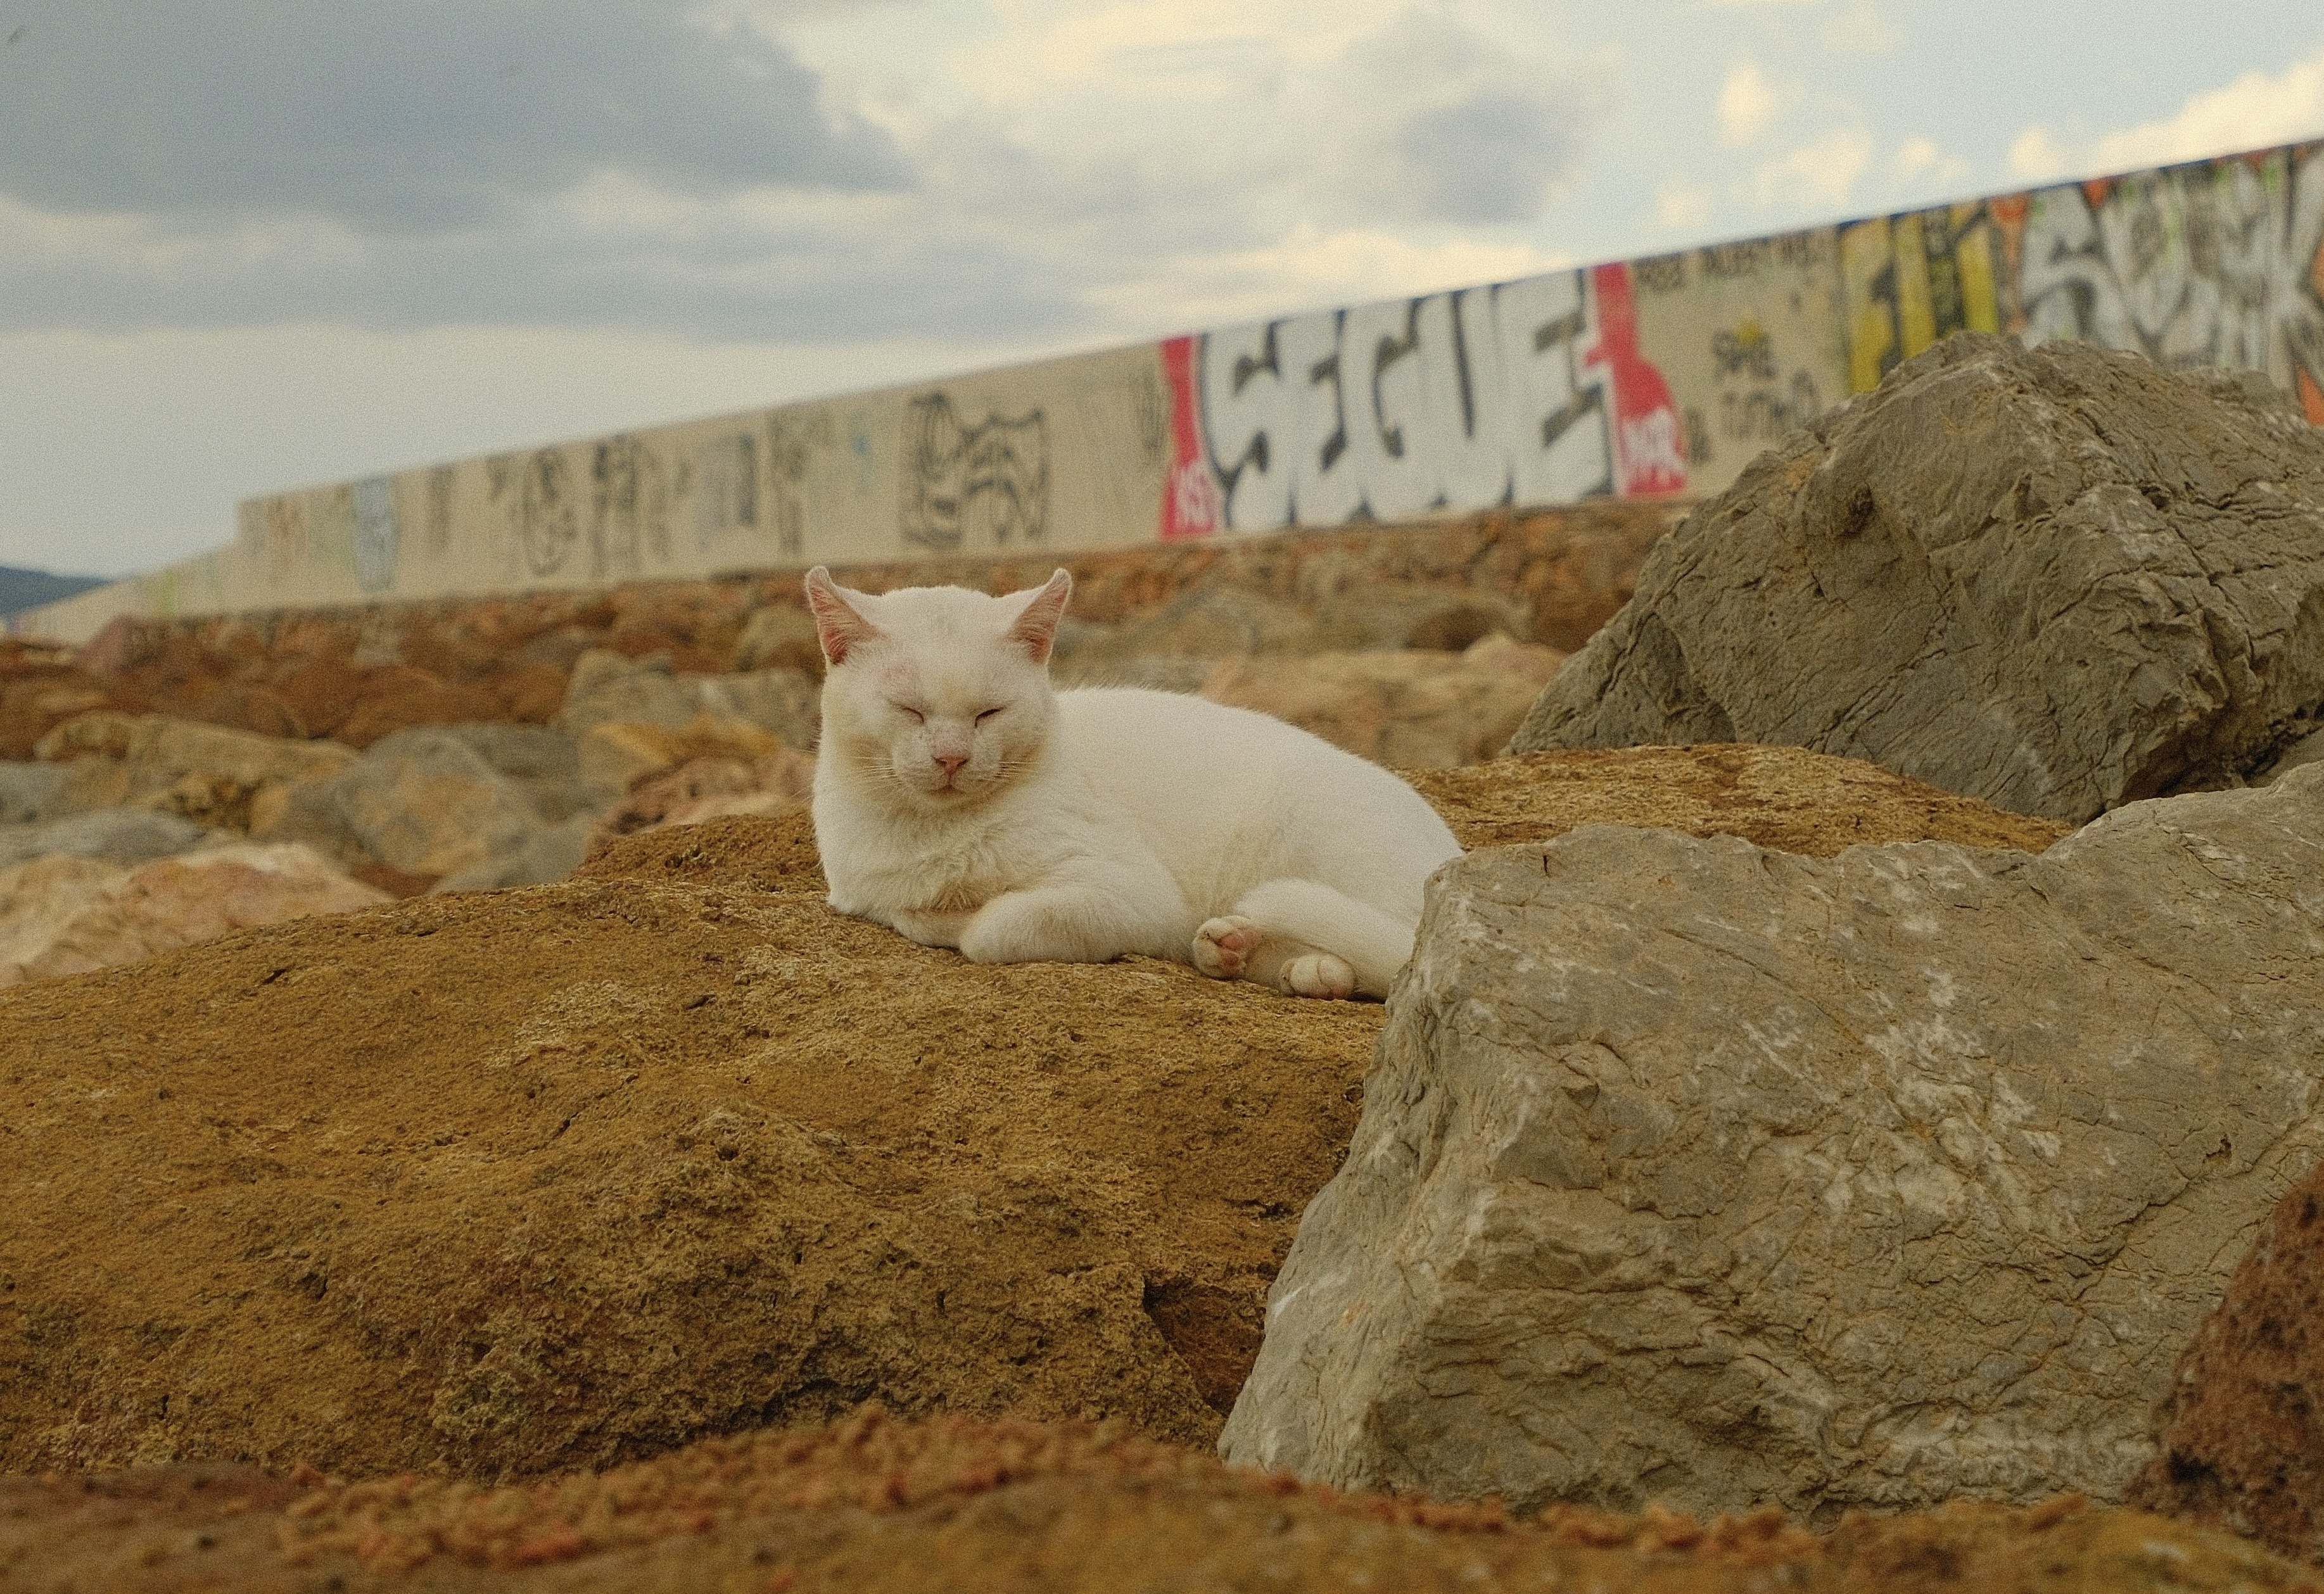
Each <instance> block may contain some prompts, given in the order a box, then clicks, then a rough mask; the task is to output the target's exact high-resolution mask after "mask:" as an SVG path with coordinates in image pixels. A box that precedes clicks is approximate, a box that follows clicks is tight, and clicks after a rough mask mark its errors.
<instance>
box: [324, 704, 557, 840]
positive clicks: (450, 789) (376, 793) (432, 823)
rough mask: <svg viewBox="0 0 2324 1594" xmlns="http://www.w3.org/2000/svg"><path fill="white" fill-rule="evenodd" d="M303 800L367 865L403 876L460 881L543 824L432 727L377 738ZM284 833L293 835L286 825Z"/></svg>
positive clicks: (472, 756) (449, 735) (461, 744)
mask: <svg viewBox="0 0 2324 1594" xmlns="http://www.w3.org/2000/svg"><path fill="white" fill-rule="evenodd" d="M302 795H303V794H302ZM309 801H310V802H311V804H312V806H313V807H314V808H315V809H318V810H319V811H320V814H321V815H322V823H324V824H328V823H329V822H330V820H332V819H336V820H337V822H338V823H339V824H341V825H344V826H345V828H346V833H347V834H351V835H352V836H353V837H354V838H355V841H356V842H358V843H360V844H361V846H362V848H363V850H364V852H366V853H367V854H368V855H369V856H371V857H373V858H375V859H377V860H378V861H380V862H382V863H384V864H386V865H387V866H388V867H389V868H391V869H394V870H398V871H401V872H403V873H405V874H415V875H450V874H457V873H460V872H461V871H466V870H470V869H473V868H475V867H476V866H477V865H480V864H483V863H484V862H486V861H488V860H492V859H496V858H507V857H510V856H512V855H514V854H515V853H517V852H521V851H522V850H523V849H524V848H525V847H526V846H527V845H528V844H529V843H530V842H531V840H532V838H533V835H534V834H535V833H536V832H538V831H539V829H540V828H541V824H542V820H541V815H540V814H539V811H538V810H536V809H535V808H534V807H533V806H532V805H531V803H530V801H528V800H527V798H526V796H525V793H524V791H523V789H522V788H521V787H520V786H519V785H518V784H517V783H516V782H515V781H513V780H512V779H509V778H507V777H506V776H503V774H502V773H501V772H500V771H499V770H497V769H493V766H492V764H491V763H490V762H489V761H488V760H485V759H484V757H483V756H482V755H481V754H479V753H478V752H477V751H475V748H473V747H471V746H470V745H469V743H468V742H467V740H466V739H465V738H463V737H462V736H460V735H458V734H457V733H454V732H452V731H450V730H446V729H442V728H438V727H425V728H416V729H412V730H406V731H398V732H395V733H392V734H391V735H389V736H385V737H383V738H382V739H381V740H380V741H379V742H376V743H374V745H373V747H372V749H371V751H369V752H368V753H366V754H365V755H364V758H363V759H362V760H361V761H360V762H358V763H356V764H355V765H354V766H353V767H351V768H349V769H346V771H344V772H343V773H341V774H340V775H337V776H336V777H334V778H333V779H331V780H330V781H328V782H327V783H325V784H324V785H322V786H320V787H318V788H313V790H312V794H311V797H310V798H309ZM284 834H293V835H296V834H300V830H299V829H298V827H297V825H291V824H286V825H285V828H284Z"/></svg>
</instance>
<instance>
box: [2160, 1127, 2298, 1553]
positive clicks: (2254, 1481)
mask: <svg viewBox="0 0 2324 1594" xmlns="http://www.w3.org/2000/svg"><path fill="white" fill-rule="evenodd" d="M2163 1424H2164V1427H2163V1439H2162V1443H2161V1445H2160V1447H2159V1448H2158V1450H2157V1451H2156V1453H2155V1457H2154V1460H2153V1461H2152V1462H2150V1463H2149V1464H2148V1466H2147V1469H2146V1470H2145V1471H2144V1473H2142V1474H2141V1475H2140V1477H2139V1479H2138V1484H2137V1487H2136V1488H2134V1489H2133V1490H2132V1491H2131V1498H2132V1499H2133V1500H2134V1501H2135V1503H2137V1504H2138V1505H2140V1506H2144V1507H2145V1508H2146V1509H2148V1510H2150V1511H2160V1512H2163V1513H2165V1514H2167V1515H2170V1516H2184V1517H2189V1518H2191V1519H2193V1520H2195V1521H2197V1522H2201V1523H2205V1524H2208V1525H2213V1526H2225V1527H2229V1528H2233V1529H2234V1530H2235V1531H2236V1532H2237V1533H2239V1534H2246V1535H2247V1536H2249V1537H2252V1538H2255V1539H2258V1540H2259V1541H2260V1542H2261V1543H2264V1544H2265V1545H2267V1547H2268V1548H2269V1549H2271V1550H2273V1551H2274V1552H2275V1553H2277V1554H2279V1555H2288V1556H2291V1557H2292V1558H2293V1559H2294V1560H2300V1561H2307V1562H2318V1563H2324V1165H2319V1166H2317V1167H2314V1168H2311V1169H2310V1170H2309V1173H2308V1176H2307V1177H2306V1178H2304V1179H2302V1180H2301V1181H2300V1183H2299V1184H2295V1185H2293V1186H2292V1189H2291V1190H2290V1191H2289V1192H2287V1193H2285V1195H2284V1197H2283V1199H2282V1200H2281V1201H2279V1202H2276V1204H2275V1210H2274V1211H2273V1212H2270V1213H2269V1214H2268V1216H2267V1221H2266V1222H2265V1223H2264V1224H2263V1225H2261V1227H2260V1231H2259V1237H2258V1238H2257V1239H2255V1240H2254V1241H2253V1243H2252V1247H2251V1249H2250V1250H2249V1251H2248V1252H2246V1254H2245V1256H2244V1258H2243V1260H2242V1261H2241V1262H2239V1263H2237V1264H2236V1271H2235V1276H2234V1277H2233V1279H2231V1280H2230V1281H2229V1283H2228V1285H2227V1295H2226V1297H2225V1298H2224V1299H2223V1300H2221V1301H2220V1302H2219V1304H2218V1306H2217V1307H2215V1308H2214V1309H2213V1310H2212V1312H2211V1313H2210V1315H2209V1316H2208V1317H2206V1318H2204V1320H2203V1323H2202V1326H2201V1327H2200V1328H2199V1329H2198V1330H2197V1331H2196V1332H2195V1337H2194V1340H2193V1341H2192V1342H2190V1344H2189V1345H2188V1347H2187V1350H2186V1353H2185V1354H2184V1355H2183V1356H2181V1358H2180V1361H2179V1368H2178V1373H2177V1376H2176V1377H2173V1378H2172V1383H2171V1389H2170V1393H2169V1396H2168V1397H2167V1400H2166V1402H2165V1405H2164V1407H2163Z"/></svg>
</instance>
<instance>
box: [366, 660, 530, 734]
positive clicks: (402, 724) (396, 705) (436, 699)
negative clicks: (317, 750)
mask: <svg viewBox="0 0 2324 1594" xmlns="http://www.w3.org/2000/svg"><path fill="white" fill-rule="evenodd" d="M501 716H502V710H501V705H500V703H499V701H498V700H497V699H495V698H494V697H493V695H492V694H491V693H489V692H487V691H484V689H483V688H481V687H477V686H453V685H452V684H451V683H449V682H447V681H445V680H442V679H440V678H438V677H436V676H432V675H429V673H428V672H427V671H426V670H424V669H415V668H412V667H411V666H410V665H408V664H389V665H383V666H381V667H380V668H377V669H374V670H373V671H372V672H371V674H370V676H369V677H366V678H365V680H364V685H363V693H362V696H359V697H358V698H357V699H356V700H355V712H354V713H352V714H349V715H347V717H346V722H345V723H342V724H341V725H340V726H339V728H338V729H337V731H336V732H334V733H332V734H333V737H334V739H335V740H337V741H339V742H346V744H347V745H348V746H349V747H369V746H370V745H371V744H372V743H373V742H377V741H378V740H380V738H382V737H383V736H390V735H392V734H394V733H396V732H398V731H407V730H410V729H411V728H412V727H414V726H416V725H460V724H466V723H471V722H473V721H477V720H496V719H499V718H500V717H501Z"/></svg>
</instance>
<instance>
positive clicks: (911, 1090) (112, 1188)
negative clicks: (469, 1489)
mask: <svg viewBox="0 0 2324 1594" xmlns="http://www.w3.org/2000/svg"><path fill="white" fill-rule="evenodd" d="M739 829H752V830H756V831H757V832H758V833H759V834H761V836H770V833H771V836H772V839H775V840H776V841H777V842H778V844H779V845H782V844H788V845H791V846H793V847H796V846H797V844H798V838H799V835H800V834H801V833H802V832H803V830H804V818H803V816H802V817H801V818H800V819H799V820H798V821H795V822H794V828H793V829H792V830H791V831H790V832H789V833H788V840H787V841H786V840H785V839H784V833H783V832H782V829H781V826H780V824H779V822H772V821H749V820H737V819H727V820H721V821H715V822H713V823H712V824H711V825H705V826H696V827H687V828H683V829H677V830H669V831H662V832H656V833H652V834H650V835H648V836H641V837H634V838H632V839H631V840H629V841H626V842H623V843H619V848H620V849H622V850H631V849H640V848H641V846H643V844H644V843H654V846H651V847H644V848H643V851H644V852H645V854H646V855H647V856H648V857H649V858H650V857H651V856H652V855H653V854H654V852H656V851H657V849H659V852H660V855H661V856H663V857H666V858H667V857H672V856H674V855H676V854H677V853H678V852H684V851H687V850H688V849H689V848H690V849H691V850H692V851H693V852H695V853H696V856H701V855H703V849H702V847H701V844H700V843H702V842H703V841H704V840H705V833H710V832H717V833H721V835H711V836H708V837H706V839H707V840H708V841H709V842H710V843H712V845H713V847H715V845H717V844H718V843H719V842H720V841H721V839H722V836H724V835H732V834H733V833H734V832H736V831H737V830H739ZM671 838H676V839H671ZM632 855H633V856H634V854H632ZM653 867H658V866H653V865H649V868H653ZM605 873H606V860H602V859H601V860H600V863H599V870H598V878H593V879H588V880H576V881H575V882H572V883H570V884H568V885H564V886H552V887H546V888H541V889H532V890H523V891H510V892H502V893H493V894H477V895H460V896H437V897H430V898H423V899H420V900H418V901H414V902H408V903H401V904H395V905H391V906H388V907H385V908H378V909H374V911H372V912H369V913H365V914H361V915H355V916H341V917H328V918H318V919H309V920H304V921H300V922H299V923H295V924H290V925H283V926H275V927H273V928H271V929H266V930H262V931H257V932H253V933H250V934H245V935H239V936H235V937H233V938H231V939H228V940H226V941H222V942H217V943H214V944H208V945H204V946H197V947H189V948H185V949H183V950H180V951H179V952H176V953H172V954H167V955H165V956H163V957H161V958H158V959H155V960H153V961H152V962H150V963H144V964H142V965H139V966H137V967H135V968H134V969H124V970H113V971H105V972H98V973H96V974H91V975H88V976H84V977H82V978H80V979H78V980H73V981H42V982H40V983H36V984H32V985H28V986H23V987H20V988H18V989H17V990H14V991H12V992H9V993H7V994H5V996H0V1123H5V1124H6V1125H8V1126H9V1128H10V1130H11V1131H12V1132H11V1133H10V1134H9V1136H8V1138H7V1154H6V1155H5V1156H0V1210H5V1211H6V1212H8V1213H9V1214H10V1221H9V1222H7V1223H6V1224H0V1276H5V1277H6V1278H7V1279H8V1280H9V1281H10V1282H11V1284H12V1285H13V1288H12V1290H11V1291H10V1292H9V1293H8V1294H7V1295H5V1297H0V1300H5V1304H0V1366H5V1367H7V1368H9V1369H10V1374H9V1376H8V1377H5V1378H0V1471H28V1470H40V1469H42V1468H44V1467H51V1466H64V1465H69V1466H92V1465H106V1466H111V1465H119V1464H123V1463H126V1462H128V1461H131V1460H138V1459H148V1460H152V1459H167V1458H176V1459H183V1460H196V1459H204V1458H221V1457H226V1456H237V1457H246V1458H250V1459H253V1460H260V1461H262V1462H265V1463H267V1464H270V1465H275V1466H288V1465H290V1464H291V1461H292V1460H295V1459H300V1458H304V1459H309V1460H314V1461H316V1462H318V1463H319V1464H321V1465H324V1466H326V1467H328V1468H331V1469H334V1470H349V1471H357V1472H383V1471H392V1470H399V1469H406V1468H409V1469H416V1470H428V1471H436V1472H446V1471H448V1472H451V1473H455V1474H458V1475H462V1476H467V1477H475V1478H484V1479H493V1478H500V1477H511V1476H519V1475H536V1474H539V1473H544V1472H550V1471H556V1470H562V1469H566V1468H569V1467H572V1466H576V1465H581V1464H599V1465H603V1464H608V1463H611V1462H613V1461H616V1460H621V1459H622V1458H624V1457H629V1456H639V1455H645V1454H650V1453H655V1452H659V1451H665V1450H668V1449H669V1448H671V1447H673V1446H675V1445H677V1444H679V1443H682V1442H686V1441H687V1440H688V1439H691V1438H695V1437H697V1436H699V1435H702V1434H704V1433H713V1432H718V1431H723V1430H729V1429H733V1428H737V1427H742V1426H751V1425H757V1424H769V1423H772V1424H783V1423H795V1422H809V1421H816V1420H820V1419H823V1418H826V1417H829V1416H833V1415H836V1414H842V1413H844V1412H846V1411H848V1410H850V1409H853V1407H855V1406H857V1405H860V1404H862V1403H863V1402H865V1401H870V1400H877V1401H881V1402H883V1403H885V1404H887V1405H890V1407H892V1408H894V1409H897V1410H899V1411H902V1412H907V1413H923V1412H955V1413H966V1414H998V1413H1001V1412H1003V1411H1010V1412H1017V1413H1021V1414H1031V1415H1036V1416H1043V1417H1070V1416H1091V1417H1095V1416H1100V1415H1111V1416H1115V1417H1119V1418H1120V1419H1122V1420H1124V1421H1125V1422H1127V1423H1129V1424H1130V1425H1132V1426H1133V1427H1135V1428H1137V1429H1139V1430H1141V1431H1143V1432H1145V1433H1149V1434H1154V1435H1159V1436H1165V1437H1175V1438H1178V1439H1183V1440H1186V1441H1189V1442H1208V1441H1209V1440H1210V1439H1211V1438H1212V1437H1213V1435H1214V1434H1215V1433H1216V1432H1217V1429H1218V1425H1219V1422H1220V1414H1219V1413H1218V1411H1217V1410H1216V1409H1215V1408H1214V1407H1213V1405H1209V1404H1206V1402H1205V1399H1204V1391H1205V1390H1208V1391H1212V1392H1213V1393H1214V1394H1215V1393H1216V1392H1220V1391H1223V1390H1226V1389H1230V1388H1231V1387H1234V1386H1235V1385H1236V1384H1238V1383H1240V1376H1241V1368H1242V1367H1243V1366H1245V1365H1247V1363H1248V1360H1249V1359H1250V1356H1251V1355H1253V1354H1255V1352H1256V1349H1257V1343H1258V1339H1259V1326H1260V1323H1259V1310H1260V1306H1259V1303H1260V1298H1261V1295H1262V1293H1263V1291H1264V1289H1265V1286H1266V1283H1267V1280H1268V1277H1269V1276H1271V1274H1272V1272H1273V1269H1274V1267H1275V1266H1276V1264H1277V1259H1278V1258H1280V1257H1281V1255H1282V1252H1283V1250H1284V1248H1286V1246H1287V1245H1288V1243H1289V1241H1290V1237H1291V1230H1292V1227H1293V1225H1294V1223H1295V1222H1296V1218H1297V1214H1298V1212H1299V1210H1300V1208H1301V1207H1302V1206H1303V1205H1304V1204H1305V1201H1306V1199H1307V1197H1308V1196H1309V1195H1310V1194H1312V1193H1313V1192H1314V1190H1315V1189H1317V1188H1318V1187H1320V1185H1321V1184H1322V1183H1323V1179H1324V1178H1325V1177H1326V1176H1327V1175H1329V1173H1330V1171H1331V1168H1332V1164H1333V1157H1334V1156H1335V1155H1336V1150H1337V1147H1339V1146H1340V1145H1341V1144H1342V1142H1343V1141H1344V1139H1345V1138H1346V1136H1347V1133H1348V1131H1349V1129H1350V1128H1351V1125H1352V1123H1353V1120H1354V1115H1355V1111H1356V1108H1355V1104H1354V1098H1355V1096H1356V1095H1357V1094H1358V1090H1357V1085H1358V1082H1359V1080H1360V1077H1361V1075H1362V1073H1363V1070H1364V1068H1365V1066H1366V1061H1367V1059H1368V1058H1369V1054H1370V1048H1371V1043H1372V1038H1373V1036H1374V1035H1375V1034H1376V1033H1377V1031H1378V1028H1379V1019H1380V1012H1379V1009H1378V1008H1376V1007H1372V1006H1369V1005H1361V1004H1354V1003H1298V1002H1289V1001H1286V1000H1282V999H1281V998H1279V997H1277V996H1276V995H1275V994H1274V993H1273V992H1271V991H1268V990H1260V989H1259V988H1257V987H1253V986H1250V985H1244V984H1222V983H1218V982H1215V981H1206V980H1203V978H1201V977H1200V976H1199V975H1196V974H1195V973H1194V972H1192V971H1191V970H1189V969H1185V968H1183V967H1180V966H1177V965H1175V964H1167V963H1150V962H1139V961H1130V962H1125V963H1119V964H1113V965H1106V966H1087V965H1056V964H1026V965H1019V966H1014V967H1008V968H989V967H979V966H975V965H972V964H969V963H965V962H964V961H963V960H961V959H960V958H959V957H958V956H957V955H955V954H951V953H945V952H937V951H933V950H929V949H926V948H921V947H917V946H914V945H912V944H909V943H908V942H905V941H903V940H902V939H901V938H900V937H898V936H897V935H894V934H892V933H891V932H889V931H887V930H884V929H881V928H879V927H877V926H870V925H866V924H862V923H860V922H858V921H854V920H849V919H843V918H838V917H835V916H834V915H832V914H831V912H830V911H829V910H828V909H827V908H825V906H824V905H823V903H822V902H821V901H820V900H819V898H818V897H817V896H816V895H813V894H808V893H807V892H804V891H801V890H798V889H786V890H781V891H777V892H773V893H767V892H763V891H761V890H758V889H751V886H752V882H750V881H749V880H747V879H737V880H733V882H731V883H728V882H724V881H722V882H721V883H718V884H709V885H705V884H696V883H693V881H691V880H687V878H686V871H685V869H684V868H682V867H681V868H675V869H662V870H660V879H659V880H648V879H641V878H639V877H638V876H637V875H636V874H634V873H633V874H631V875H628V876H626V877H622V878H605ZM696 878H699V877H696ZM714 878H715V877H714ZM799 883H802V884H803V883H805V882H804V881H801V882H799ZM124 1036H134V1037H136V1042H135V1045H134V1046H120V1045H118V1044H116V1043H117V1041H118V1038H119V1037H124ZM164 1166H166V1167H167V1168H168V1170H169V1178H168V1179H167V1180H166V1181H162V1180H159V1179H156V1178H154V1177H153V1176H152V1170H154V1169H156V1168H160V1167H164ZM99 1257H101V1258H104V1262H103V1266H102V1267H92V1266H91V1259H92V1258H99ZM1149 1300H1158V1301H1166V1302H1169V1303H1172V1304H1173V1306H1174V1310H1173V1311H1171V1312H1169V1313H1165V1315H1167V1316H1169V1317H1170V1319H1171V1322H1170V1325H1169V1332H1175V1333H1176V1334H1177V1335H1179V1336H1180V1339H1181V1341H1182V1342H1183V1343H1184V1345H1185V1350H1183V1351H1182V1350H1177V1349H1174V1347H1173V1342H1172V1341H1171V1340H1170V1339H1169V1338H1168V1337H1167V1333H1166V1331H1165V1329H1164V1327H1163V1326H1161V1325H1160V1323H1159V1322H1158V1320H1157V1316H1156V1315H1155V1314H1153V1313H1151V1312H1150V1310H1149V1307H1148V1301H1149Z"/></svg>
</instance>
